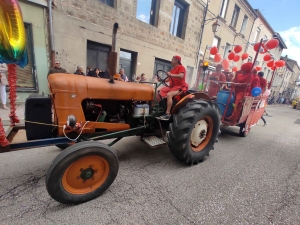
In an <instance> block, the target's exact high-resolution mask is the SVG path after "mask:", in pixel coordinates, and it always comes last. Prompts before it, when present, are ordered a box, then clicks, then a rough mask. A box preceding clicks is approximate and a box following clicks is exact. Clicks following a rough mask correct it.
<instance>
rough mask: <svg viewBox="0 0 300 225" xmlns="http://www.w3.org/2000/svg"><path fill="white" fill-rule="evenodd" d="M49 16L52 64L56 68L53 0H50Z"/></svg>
mask: <svg viewBox="0 0 300 225" xmlns="http://www.w3.org/2000/svg"><path fill="white" fill-rule="evenodd" d="M48 14H49V30H50V48H51V62H52V67H54V62H55V51H54V39H53V23H52V0H48Z"/></svg>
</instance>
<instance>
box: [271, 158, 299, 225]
mask: <svg viewBox="0 0 300 225" xmlns="http://www.w3.org/2000/svg"><path fill="white" fill-rule="evenodd" d="M299 180H300V161H298V163H297V164H296V165H295V167H294V169H293V170H292V171H291V172H290V174H289V175H288V176H287V178H286V180H284V181H283V182H284V183H286V189H285V192H284V193H283V195H282V197H281V200H280V202H279V203H278V207H276V209H275V210H274V211H273V212H272V214H271V215H269V216H268V220H269V222H270V223H271V224H278V223H282V222H285V221H282V220H283V218H281V215H280V214H281V212H282V211H284V210H286V209H287V208H290V206H291V205H297V206H299V205H300V196H299V193H300V183H299ZM297 201H298V202H297ZM278 217H279V218H278ZM278 220H279V221H278Z"/></svg>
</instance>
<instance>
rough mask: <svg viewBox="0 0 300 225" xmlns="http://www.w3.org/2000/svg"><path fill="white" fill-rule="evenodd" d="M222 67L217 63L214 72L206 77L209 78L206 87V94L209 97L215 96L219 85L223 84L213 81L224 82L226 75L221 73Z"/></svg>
mask: <svg viewBox="0 0 300 225" xmlns="http://www.w3.org/2000/svg"><path fill="white" fill-rule="evenodd" d="M222 68H223V67H222V65H221V64H218V65H217V66H216V72H214V73H212V74H211V75H210V76H209V78H208V79H209V80H210V82H209V88H208V95H209V96H210V97H213V96H216V95H217V93H218V91H219V90H220V88H221V86H223V85H222V84H218V83H216V82H214V81H221V82H226V76H225V74H224V73H222Z"/></svg>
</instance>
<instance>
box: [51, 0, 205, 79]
mask: <svg viewBox="0 0 300 225" xmlns="http://www.w3.org/2000/svg"><path fill="white" fill-rule="evenodd" d="M204 4H205V1H204V2H203V1H197V0H185V1H182V0H147V1H146V0H100V1H99V0H86V1H83V0H79V1H77V0H54V1H53V30H54V46H55V53H56V59H57V60H60V61H61V65H62V67H64V68H66V69H67V71H68V72H71V73H73V72H74V71H75V70H76V66H77V65H82V66H83V67H86V66H91V67H93V68H94V67H99V68H100V69H102V70H105V69H107V56H108V54H107V53H108V52H109V51H110V49H111V44H112V28H113V24H114V23H115V22H117V23H118V24H119V30H118V34H117V49H116V50H117V52H118V53H119V59H118V65H119V68H121V67H123V68H124V69H125V73H127V76H128V78H129V79H130V80H134V77H135V76H138V75H140V74H141V73H145V74H146V78H147V79H151V78H152V77H153V74H154V73H155V71H156V70H158V69H164V70H169V69H170V60H171V59H172V56H173V55H180V56H181V57H182V63H183V65H184V66H185V67H186V68H187V78H186V80H187V82H188V83H189V84H191V83H192V79H193V76H192V75H193V72H194V68H195V65H196V62H195V58H196V56H197V54H198V51H197V50H198V46H199V36H200V24H201V21H202V16H203V10H204V7H203V5H204Z"/></svg>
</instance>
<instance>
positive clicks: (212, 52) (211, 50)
mask: <svg viewBox="0 0 300 225" xmlns="http://www.w3.org/2000/svg"><path fill="white" fill-rule="evenodd" d="M218 51H219V50H218V48H217V47H216V46H214V47H212V48H211V49H210V51H209V52H210V54H211V55H215V54H217V53H218Z"/></svg>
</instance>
